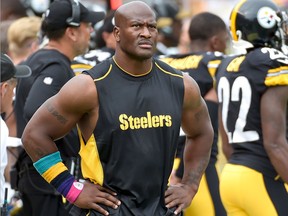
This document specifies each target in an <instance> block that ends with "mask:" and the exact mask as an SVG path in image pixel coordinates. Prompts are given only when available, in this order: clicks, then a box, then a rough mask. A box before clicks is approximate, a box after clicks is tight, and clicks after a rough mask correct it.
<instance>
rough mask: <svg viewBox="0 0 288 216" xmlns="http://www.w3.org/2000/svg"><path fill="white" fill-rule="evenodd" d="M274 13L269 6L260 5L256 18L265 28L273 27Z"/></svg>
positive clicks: (274, 22)
mask: <svg viewBox="0 0 288 216" xmlns="http://www.w3.org/2000/svg"><path fill="white" fill-rule="evenodd" d="M276 17H277V15H276V13H275V11H274V10H273V9H272V8H270V7H262V8H260V9H259V11H258V14H257V20H258V23H259V24H260V26H262V27H263V28H266V29H270V28H273V27H274V26H275V25H276Z"/></svg>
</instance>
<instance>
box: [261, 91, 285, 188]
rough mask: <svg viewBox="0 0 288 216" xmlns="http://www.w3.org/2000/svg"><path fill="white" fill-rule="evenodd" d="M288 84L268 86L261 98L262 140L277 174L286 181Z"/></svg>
mask: <svg viewBox="0 0 288 216" xmlns="http://www.w3.org/2000/svg"><path fill="white" fill-rule="evenodd" d="M287 103H288V86H277V87H270V88H269V89H268V90H267V91H266V92H265V93H264V94H263V96H262V98H261V120H262V130H263V142H264V147H265V149H266V152H267V154H268V156H269V158H270V160H271V162H272V164H273V166H274V168H275V169H276V171H277V173H278V174H279V176H280V177H281V178H282V179H283V180H284V181H285V182H286V183H288V172H287V170H288V160H287V158H288V143H287V139H286V125H287V122H286V115H287V113H286V112H287Z"/></svg>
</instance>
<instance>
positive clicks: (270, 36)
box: [230, 0, 288, 52]
mask: <svg viewBox="0 0 288 216" xmlns="http://www.w3.org/2000/svg"><path fill="white" fill-rule="evenodd" d="M286 26H287V16H286V13H285V12H284V11H281V10H280V8H279V7H278V6H277V5H276V4H275V3H274V2H272V1H270V0H261V1H260V0H242V1H240V2H239V3H238V4H236V6H235V7H234V8H233V10H232V12H231V15H230V31H231V34H232V38H233V42H234V44H235V45H236V47H237V46H238V47H239V46H240V47H242V48H245V49H247V48H253V47H263V46H265V47H272V48H276V49H278V50H282V51H284V50H283V49H285V50H286V46H285V39H286V35H287V33H288V32H286ZM284 52H285V51H284Z"/></svg>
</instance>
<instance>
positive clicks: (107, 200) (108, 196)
mask: <svg viewBox="0 0 288 216" xmlns="http://www.w3.org/2000/svg"><path fill="white" fill-rule="evenodd" d="M116 195H117V194H116V193H115V192H113V191H111V190H109V189H107V188H104V187H102V186H100V185H96V184H92V183H90V182H85V183H84V188H83V190H82V192H81V193H80V195H79V196H78V198H77V199H76V201H75V202H74V205H76V206H78V207H79V208H83V209H94V210H96V211H98V212H99V213H101V214H103V215H108V214H109V213H108V212H107V211H106V210H105V209H103V208H102V207H101V206H100V205H99V204H101V205H105V206H108V207H110V208H113V209H117V208H118V207H119V205H120V204H121V202H120V200H118V199H117V198H116Z"/></svg>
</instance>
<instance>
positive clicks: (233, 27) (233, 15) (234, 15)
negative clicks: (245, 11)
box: [230, 0, 247, 41]
mask: <svg viewBox="0 0 288 216" xmlns="http://www.w3.org/2000/svg"><path fill="white" fill-rule="evenodd" d="M246 1H247V0H242V1H240V2H239V3H238V4H237V5H236V6H235V8H234V9H233V11H232V13H231V16H230V30H231V34H232V38H233V40H234V41H238V38H237V35H236V31H237V29H236V18H237V13H238V11H239V8H240V7H241V6H242V5H243V4H244V3H245V2H246Z"/></svg>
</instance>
